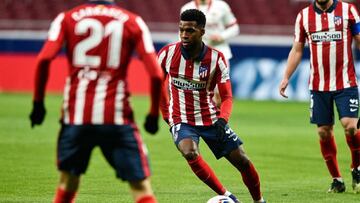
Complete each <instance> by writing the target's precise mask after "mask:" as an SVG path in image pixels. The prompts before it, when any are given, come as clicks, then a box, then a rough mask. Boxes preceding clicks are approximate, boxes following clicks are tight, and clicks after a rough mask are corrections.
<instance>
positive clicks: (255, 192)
mask: <svg viewBox="0 0 360 203" xmlns="http://www.w3.org/2000/svg"><path fill="white" fill-rule="evenodd" d="M225 158H226V159H227V160H228V161H229V162H230V163H231V164H232V165H233V166H234V167H235V168H236V169H237V170H238V171H239V172H240V173H241V176H242V179H243V181H244V183H245V185H246V187H247V188H248V190H249V192H250V194H251V197H252V198H253V200H254V202H265V200H264V199H263V197H262V194H261V190H260V178H259V175H258V173H257V171H256V169H255V167H254V165H253V163H252V162H251V161H250V160H249V158H248V157H247V155H246V154H245V151H244V149H243V147H242V145H240V146H239V147H238V148H236V149H234V150H232V151H231V152H230V153H229V154H227V155H225Z"/></svg>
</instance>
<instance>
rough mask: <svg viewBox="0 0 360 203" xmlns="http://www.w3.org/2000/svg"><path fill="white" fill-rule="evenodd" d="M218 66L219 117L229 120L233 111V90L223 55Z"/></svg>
mask: <svg viewBox="0 0 360 203" xmlns="http://www.w3.org/2000/svg"><path fill="white" fill-rule="evenodd" d="M218 67H219V72H220V74H219V77H218V81H217V86H218V89H219V95H220V98H221V104H220V116H219V118H222V119H224V120H225V121H226V122H228V121H229V118H230V115H231V111H232V91H231V83H230V76H229V69H228V67H227V64H226V63H225V60H224V58H223V57H220V59H219V61H218Z"/></svg>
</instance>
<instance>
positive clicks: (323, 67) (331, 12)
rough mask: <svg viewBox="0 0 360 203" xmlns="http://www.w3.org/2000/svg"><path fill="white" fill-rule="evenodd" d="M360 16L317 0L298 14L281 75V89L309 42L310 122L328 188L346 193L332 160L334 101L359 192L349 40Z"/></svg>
mask: <svg viewBox="0 0 360 203" xmlns="http://www.w3.org/2000/svg"><path fill="white" fill-rule="evenodd" d="M359 34H360V16H359V14H358V11H357V9H356V8H355V6H353V5H352V4H348V3H345V2H341V1H337V0H316V1H314V3H313V4H311V5H309V6H308V7H306V8H305V9H303V10H302V11H300V13H299V14H298V16H297V19H296V24H295V41H294V44H293V47H292V49H291V51H290V53H289V57H288V62H287V67H286V70H285V74H284V78H283V79H282V81H281V83H280V87H279V91H280V94H281V95H282V96H283V97H286V98H287V96H286V94H285V90H286V87H287V86H288V83H289V79H290V77H291V75H292V74H293V73H294V71H295V70H296V68H297V65H298V64H299V63H300V61H301V57H302V54H303V50H304V44H305V41H306V40H307V41H308V43H309V48H310V53H311V57H310V59H311V70H310V72H311V75H310V81H309V88H310V98H311V101H310V121H311V123H313V124H316V125H317V132H318V134H319V137H320V148H321V152H322V155H323V157H324V160H325V162H326V165H327V167H328V170H329V172H330V174H331V176H332V178H333V182H332V184H331V186H330V188H329V190H328V192H336V193H337V192H344V191H345V184H344V180H343V178H342V176H341V174H340V171H339V167H338V162H337V159H336V150H337V149H336V144H335V139H334V130H333V126H334V108H333V106H334V103H335V104H336V108H337V111H338V114H339V119H340V123H341V125H342V126H343V128H344V132H345V137H346V141H347V144H348V146H349V148H350V151H351V155H352V163H351V170H352V179H353V184H352V186H353V189H354V191H355V192H360V171H359V170H360V131H358V130H357V128H356V123H357V120H358V119H357V117H358V106H359V96H358V88H357V79H356V74H355V68H354V62H353V56H352V52H351V44H352V39H353V38H354V39H355V41H356V43H357V45H359V43H360V35H359Z"/></svg>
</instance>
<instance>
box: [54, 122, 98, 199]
mask: <svg viewBox="0 0 360 203" xmlns="http://www.w3.org/2000/svg"><path fill="white" fill-rule="evenodd" d="M90 132H91V129H89V128H88V127H84V126H72V125H63V126H62V127H61V130H60V133H59V139H58V145H57V160H58V161H57V163H58V169H59V171H60V180H59V184H58V187H57V190H56V194H55V198H54V202H56V203H60V202H61V203H67V202H73V201H74V199H75V195H76V192H77V189H78V187H79V182H80V175H81V174H82V173H84V172H85V171H86V168H87V166H88V162H89V159H90V154H91V151H92V149H93V147H94V144H93V141H92V134H91V133H90Z"/></svg>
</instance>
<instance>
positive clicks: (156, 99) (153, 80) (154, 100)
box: [134, 16, 163, 116]
mask: <svg viewBox="0 0 360 203" xmlns="http://www.w3.org/2000/svg"><path fill="white" fill-rule="evenodd" d="M135 23H136V25H137V26H138V27H139V33H137V35H134V37H135V38H136V39H135V44H136V45H135V46H136V51H137V53H138V55H139V57H140V59H141V60H142V61H143V63H144V65H145V68H146V70H147V73H148V74H149V75H150V97H151V105H150V114H151V115H156V116H157V115H158V114H159V105H160V97H161V88H159V87H161V85H162V82H163V73H162V69H161V68H160V66H159V64H158V62H157V58H156V54H155V49H154V45H153V41H152V39H151V35H150V31H149V28H148V27H147V25H146V24H145V22H144V21H143V20H142V19H141V17H139V16H138V17H136V18H135Z"/></svg>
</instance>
